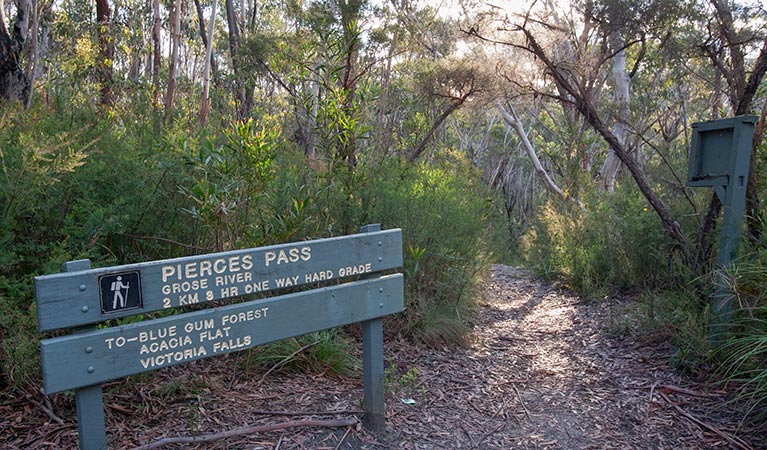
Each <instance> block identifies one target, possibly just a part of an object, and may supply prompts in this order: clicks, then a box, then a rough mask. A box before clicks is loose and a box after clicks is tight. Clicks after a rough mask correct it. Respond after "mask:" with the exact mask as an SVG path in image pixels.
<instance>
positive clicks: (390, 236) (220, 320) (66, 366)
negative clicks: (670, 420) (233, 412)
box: [35, 225, 404, 450]
mask: <svg viewBox="0 0 767 450" xmlns="http://www.w3.org/2000/svg"><path fill="white" fill-rule="evenodd" d="M362 231H363V232H362V233H360V234H356V235H350V236H342V237H336V238H330V239H319V240H313V241H305V242H296V243H291V244H283V245H275V246H270V247H261V248H253V249H246V250H236V251H230V252H222V253H214V254H209V255H198V256H190V257H185V258H176V259H169V260H162V261H152V262H146V263H140V264H130V265H124V266H117V267H107V268H101V269H90V262H89V261H87V260H82V261H72V262H69V263H67V264H65V271H64V272H63V273H60V274H55V275H45V276H39V277H36V278H35V291H36V296H37V311H38V318H39V329H40V331H48V330H54V329H62V328H74V327H78V329H77V330H76V331H75V332H74V333H73V334H69V335H65V336H59V337H54V338H50V339H43V340H41V342H40V354H41V366H42V372H43V385H44V390H45V393H46V394H51V393H56V392H61V391H66V390H70V389H74V390H75V398H76V403H77V413H78V430H79V432H80V448H81V449H86V450H91V449H96V448H98V449H102V448H105V446H106V444H105V443H106V438H105V433H106V431H105V425H104V420H103V401H102V396H101V387H100V384H101V383H103V382H105V381H109V380H113V379H117V378H121V377H125V376H128V375H133V374H137V373H142V372H147V371H151V370H156V369H160V368H163V367H169V366H173V365H177V364H183V363H186V362H190V361H195V360H198V359H203V358H209V357H212V356H218V355H224V354H227V353H232V352H236V351H241V350H246V349H249V348H252V347H254V346H256V345H260V344H265V343H268V342H273V341H276V340H280V339H285V338H289V337H294V336H299V335H302V334H306V333H310V332H314V331H319V330H323V329H328V328H333V327H337V326H342V325H347V324H351V323H356V322H362V336H363V382H364V386H365V390H364V391H365V399H364V402H363V406H364V409H365V420H364V422H365V423H366V424H367V425H368V426H369V427H370V428H371V429H372V430H373V431H382V430H383V426H384V420H385V411H384V403H383V402H384V397H383V327H382V321H381V318H382V317H383V316H386V315H389V314H394V313H398V312H401V311H403V310H404V299H403V290H404V287H403V284H404V283H403V277H402V274H399V273H395V274H389V275H386V272H389V271H391V269H396V268H399V267H401V266H402V232H401V231H400V230H398V229H394V230H385V231H381V229H380V226H378V225H368V226H365V227H363V228H362ZM298 288H303V289H304V290H303V291H300V292H291V291H295V290H297V289H298ZM307 288H308V290H306V289H307ZM280 291H281V292H289V293H285V294H283V295H278V296H274V297H269V298H263V297H264V296H265V294H266V293H273V292H278V293H279V292H280ZM242 296H245V297H248V296H249V297H250V300H247V301H244V302H240V303H233V304H229V305H225V306H218V307H212V308H207V309H201V310H198V311H194V312H187V313H182V314H177V315H171V316H167V317H163V318H158V319H153V320H145V321H142V322H137V323H131V324H127V325H119V326H112V327H107V328H100V329H99V328H96V327H93V326H91V327H89V328H87V329H83V328H82V327H83V325H92V324H95V323H100V322H105V321H107V320H110V319H116V318H121V317H127V316H131V315H137V314H145V313H150V312H154V311H161V310H166V309H172V308H176V307H180V306H185V305H192V304H194V305H197V304H199V305H201V306H205V304H206V303H209V302H211V301H213V300H221V299H229V298H235V297H242ZM254 297H256V298H254ZM99 412H100V414H101V415H100V417H101V420H90V419H87V417H96V416H98V414H99Z"/></svg>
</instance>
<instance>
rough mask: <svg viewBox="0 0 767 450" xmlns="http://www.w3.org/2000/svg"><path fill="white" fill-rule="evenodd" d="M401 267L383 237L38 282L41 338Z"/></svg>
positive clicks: (390, 237) (393, 245) (393, 234)
mask: <svg viewBox="0 0 767 450" xmlns="http://www.w3.org/2000/svg"><path fill="white" fill-rule="evenodd" d="M401 265H402V233H401V232H400V230H385V231H378V232H370V233H363V234H357V235H351V236H342V237H335V238H330V239H318V240H314V241H306V242H296V243H292V244H282V245H274V246H270V247H261V248H253V249H246V250H236V251H230V252H223V253H213V254H209V255H198V256H188V257H184V258H176V259H168V260H163V261H152V262H146V263H140V264H129V265H124V266H116V267H106V268H100V269H92V270H84V271H80V272H74V273H72V272H67V273H59V274H54V275H44V276H40V277H37V278H35V292H36V297H37V311H38V326H39V329H40V331H50V330H55V329H58V328H68V327H75V326H81V325H87V324H93V323H99V322H104V321H106V320H109V319H116V318H120V317H127V316H132V315H136V314H140V313H148V312H154V311H159V310H163V309H169V308H174V307H178V306H185V305H191V304H197V303H205V302H209V301H213V300H222V299H227V298H231V297H239V296H242V295H250V294H257V293H266V292H271V291H274V290H278V289H283V288H293V287H297V286H304V285H307V284H309V285H310V284H313V283H317V282H322V281H328V280H336V279H341V278H347V277H350V276H356V275H361V274H366V273H377V272H382V271H384V270H388V269H393V268H396V267H400V266H401Z"/></svg>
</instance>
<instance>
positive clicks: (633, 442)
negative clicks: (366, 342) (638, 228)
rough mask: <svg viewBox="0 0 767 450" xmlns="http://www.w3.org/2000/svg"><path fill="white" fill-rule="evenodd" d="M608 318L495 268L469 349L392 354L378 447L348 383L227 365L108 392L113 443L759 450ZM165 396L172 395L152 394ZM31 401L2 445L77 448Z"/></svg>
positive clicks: (723, 409) (603, 308)
mask: <svg viewBox="0 0 767 450" xmlns="http://www.w3.org/2000/svg"><path fill="white" fill-rule="evenodd" d="M616 311H620V306H619V305H613V306H610V305H609V303H607V302H581V301H580V300H579V299H578V298H577V297H575V296H573V295H572V294H569V293H568V292H567V291H565V290H563V289H560V288H557V287H556V286H554V285H551V284H549V283H546V282H542V281H540V280H538V279H535V278H534V277H532V276H530V275H529V274H527V273H526V272H524V271H521V270H518V269H514V268H511V267H507V266H494V267H493V270H492V273H491V275H490V276H489V277H488V279H487V281H486V289H485V294H484V299H483V301H482V307H481V310H480V312H479V314H478V316H477V317H476V320H475V323H474V324H473V326H474V338H473V340H472V342H471V343H470V345H469V346H467V348H464V349H457V350H456V349H449V350H447V349H446V350H432V349H423V348H417V347H415V346H412V345H409V344H407V343H406V342H401V341H400V342H390V343H387V348H386V353H387V358H388V362H387V365H388V366H389V367H390V369H388V370H387V379H388V386H389V392H388V393H387V433H386V434H385V435H383V436H372V435H369V434H368V433H366V432H365V431H364V430H362V429H361V427H360V426H359V425H358V424H356V423H355V422H356V419H357V418H359V417H360V412H359V409H360V404H359V402H360V399H361V397H362V395H361V391H362V386H361V384H360V381H359V380H358V379H356V378H351V379H341V380H339V379H337V378H332V377H325V376H309V375H278V374H272V375H270V376H269V377H268V378H266V379H264V380H259V379H258V378H256V379H252V380H248V379H243V377H241V376H238V375H237V367H238V364H241V361H240V360H238V359H237V358H235V357H232V358H224V359H223V360H221V359H219V360H216V359H215V358H214V359H211V360H207V361H205V362H197V363H192V364H191V368H190V365H187V366H184V367H182V368H170V369H167V370H163V371H160V372H159V373H158V374H157V375H156V376H155V378H153V379H152V383H150V384H146V383H144V384H138V383H135V386H136V387H133V386H132V385H126V383H121V384H119V383H116V384H115V385H114V386H113V388H112V389H110V386H107V387H106V389H105V403H106V404H107V422H108V425H107V426H108V435H109V442H110V445H111V447H110V448H115V449H122V448H132V447H137V446H139V445H143V444H149V443H152V442H156V441H157V440H158V439H161V438H173V437H179V436H187V437H189V436H198V437H199V436H204V435H208V434H216V433H221V432H226V431H227V430H234V429H237V428H239V427H258V426H261V427H263V428H265V429H270V428H276V427H279V426H283V427H284V426H285V424H287V425H291V423H292V425H295V426H292V427H285V428H282V429H276V430H273V431H266V432H258V433H252V434H247V435H240V436H234V437H229V438H226V439H217V440H213V441H210V442H205V443H196V444H190V443H185V444H169V445H166V446H163V447H161V448H167V449H242V450H245V449H247V450H257V449H262V450H272V449H277V450H287V449H322V450H335V449H386V448H393V449H412V450H422V449H423V450H426V449H504V450H505V449H709V448H740V449H750V448H754V449H757V448H767V438H764V437H763V436H765V435H764V434H760V433H758V432H757V431H755V430H752V429H749V428H748V427H740V428H738V418H739V417H738V416H737V413H736V412H735V410H734V409H732V407H731V406H730V405H729V404H727V403H726V402H725V400H726V396H725V394H724V393H723V392H721V391H718V390H716V389H713V388H707V387H705V386H704V385H702V384H699V383H696V382H693V381H691V380H689V379H687V378H685V377H684V376H682V375H680V374H678V373H676V372H675V371H674V370H673V369H672V368H671V367H670V366H669V364H668V360H669V357H670V356H671V354H672V351H673V350H672V348H671V347H670V346H669V345H668V344H666V343H662V342H661V343H658V342H651V341H649V340H647V339H644V340H643V339H635V338H631V337H627V336H626V334H625V333H616V329H618V330H617V331H620V330H619V328H620V326H619V325H620V319H619V318H616V317H615V316H616V314H618V313H616ZM217 361H218V362H217ZM163 389H165V390H167V394H168V395H167V396H164V397H163V396H161V395H158V392H165V391H164V390H163ZM31 397H32V398H31V401H30V400H29V399H28V400H25V399H19V400H13V401H6V402H4V403H2V404H0V414H2V416H3V417H5V418H4V419H3V422H2V426H0V448H7V449H27V448H30V449H32V448H35V449H36V448H50V449H58V448H75V447H76V435H77V433H76V429H77V428H76V424H75V423H74V413H73V411H72V410H71V409H72V402H71V399H68V398H65V397H62V398H59V397H57V398H54V403H53V405H52V406H51V408H52V409H53V412H54V413H55V414H58V415H60V416H61V417H62V418H64V419H65V420H64V421H63V423H56V421H55V420H53V419H52V418H51V417H49V416H48V415H46V414H44V413H43V412H42V410H43V409H44V408H45V407H46V406H45V404H44V402H42V401H38V400H35V396H31ZM35 402H37V403H38V404H35ZM41 405H42V408H41V407H40V406H41ZM312 423H313V424H314V425H321V426H309V424H312ZM324 425H334V426H324ZM3 442H5V444H3ZM3 445H5V446H3Z"/></svg>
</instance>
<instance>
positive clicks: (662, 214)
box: [520, 27, 695, 264]
mask: <svg viewBox="0 0 767 450" xmlns="http://www.w3.org/2000/svg"><path fill="white" fill-rule="evenodd" d="M520 31H522V32H523V33H524V35H525V37H526V38H527V45H528V50H529V51H530V52H531V53H533V54H534V55H535V56H536V57H538V58H539V59H540V60H541V61H542V62H543V63H544V64H545V65H546V68H547V69H548V70H549V72H550V73H551V75H552V76H553V77H554V78H555V79H556V80H557V82H559V83H560V84H562V86H563V87H564V88H565V90H567V92H568V94H570V95H571V96H572V98H573V101H574V102H575V106H576V107H577V108H578V111H580V113H581V114H582V115H583V116H584V117H585V118H586V120H588V122H589V124H591V126H592V127H593V128H594V130H595V131H596V132H597V133H598V134H599V135H601V136H602V138H603V139H604V140H605V141H606V142H607V144H608V145H610V147H612V149H613V150H614V151H615V154H616V155H617V156H618V158H619V159H620V160H621V162H622V163H623V164H624V165H625V166H626V169H628V171H629V173H630V174H631V176H632V177H633V178H634V181H635V182H636V184H637V187H639V191H640V192H641V193H642V195H643V196H644V197H645V199H646V200H647V202H648V203H649V204H650V206H651V207H652V208H653V210H654V211H655V213H656V214H657V215H658V217H659V218H660V220H661V224H662V226H663V229H664V230H665V231H666V234H668V235H669V237H671V238H672V239H673V240H674V241H676V242H677V244H678V245H679V247H680V249H681V250H682V251H683V252H684V254H685V257H686V258H687V261H688V263H690V264H694V263H695V262H694V261H693V260H692V259H691V258H690V254H689V246H688V245H687V238H686V237H685V236H684V233H683V232H682V228H681V227H680V226H679V223H678V222H676V221H675V220H674V219H673V217H672V216H671V213H670V211H669V210H668V208H667V207H666V205H665V204H664V203H663V201H662V200H661V199H660V197H658V195H657V194H656V193H655V191H653V190H652V189H651V188H650V185H649V183H648V182H647V178H646V177H645V175H644V174H643V173H642V171H641V169H640V168H639V166H638V165H637V164H636V161H634V160H633V159H632V158H631V155H629V154H628V151H627V150H626V148H625V147H624V146H623V144H621V142H620V141H618V139H617V138H616V137H615V135H614V134H613V133H612V132H611V131H610V130H609V129H608V128H607V126H606V125H605V123H604V122H603V121H602V119H601V118H600V117H599V114H598V113H597V111H596V108H594V105H593V104H591V102H590V101H589V100H588V99H587V98H585V97H584V96H583V95H582V94H581V93H580V91H579V90H578V89H577V88H576V87H575V86H573V85H572V84H571V83H570V81H569V80H568V79H567V78H566V77H565V76H563V74H562V69H561V68H559V67H557V66H556V65H555V64H554V63H552V61H551V59H549V57H548V55H547V54H546V52H544V51H543V48H542V47H541V46H540V45H539V44H538V41H537V40H536V39H535V37H534V36H533V35H532V33H530V31H529V30H528V29H526V28H524V27H522V28H521V29H520Z"/></svg>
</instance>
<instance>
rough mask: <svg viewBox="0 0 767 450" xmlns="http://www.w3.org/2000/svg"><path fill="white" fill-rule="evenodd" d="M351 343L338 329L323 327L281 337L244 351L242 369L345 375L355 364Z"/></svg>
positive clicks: (353, 368)
mask: <svg viewBox="0 0 767 450" xmlns="http://www.w3.org/2000/svg"><path fill="white" fill-rule="evenodd" d="M352 346H353V344H352V343H351V341H350V340H349V338H348V337H347V336H345V335H344V334H343V333H342V332H341V331H340V330H338V329H334V330H324V331H319V332H316V333H310V334H306V335H303V336H299V337H294V338H290V339H284V340H281V341H278V342H275V343H273V344H269V345H266V346H263V347H260V348H257V349H254V350H251V351H249V352H248V355H247V357H246V358H245V360H244V364H245V368H246V370H253V369H259V370H261V371H267V370H271V371H274V370H277V369H279V370H282V371H285V370H287V371H293V372H296V371H303V372H307V371H308V372H310V373H316V374H334V375H341V376H344V375H349V374H351V373H352V372H353V371H354V370H355V367H356V366H357V365H358V362H357V361H356V360H355V358H354V357H353V356H352V354H353V352H352V351H351V349H352Z"/></svg>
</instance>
